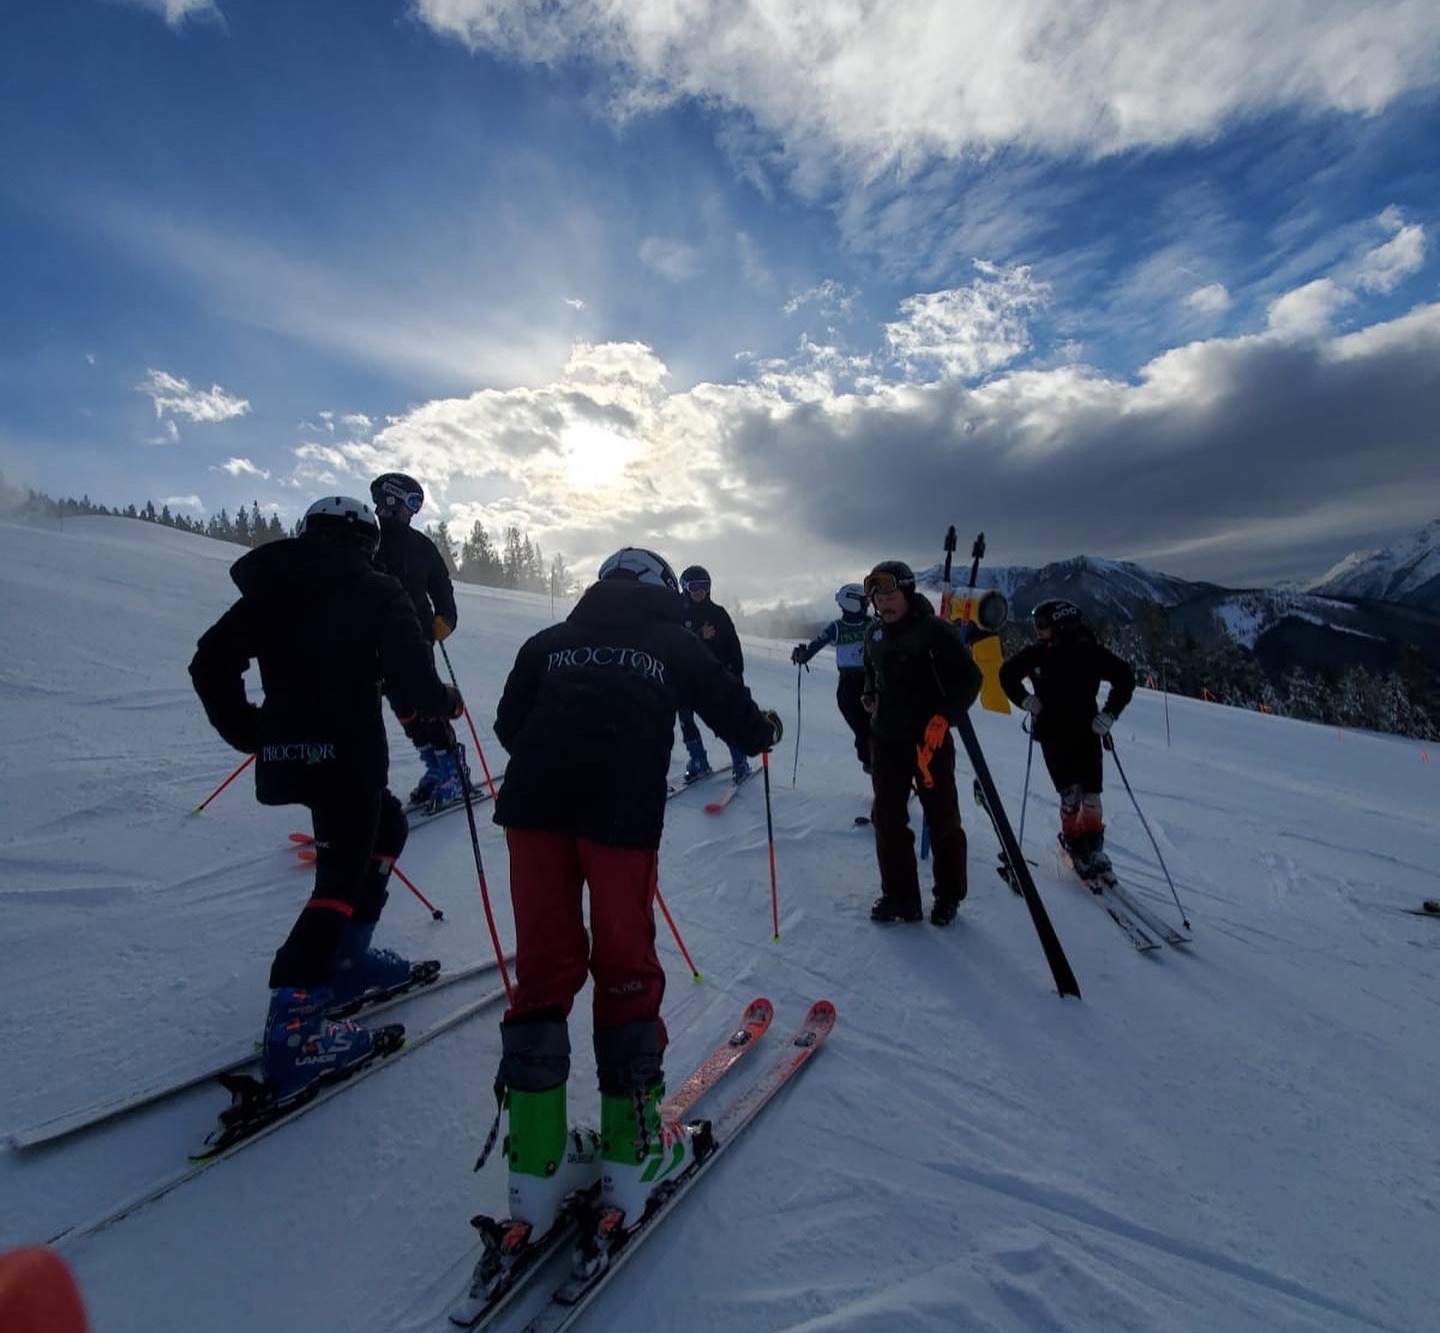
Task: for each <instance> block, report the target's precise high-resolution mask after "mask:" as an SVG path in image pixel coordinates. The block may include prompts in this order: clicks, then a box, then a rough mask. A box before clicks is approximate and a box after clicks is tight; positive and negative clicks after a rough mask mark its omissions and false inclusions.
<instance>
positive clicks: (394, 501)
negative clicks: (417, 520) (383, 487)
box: [378, 490, 425, 514]
mask: <svg viewBox="0 0 1440 1333" xmlns="http://www.w3.org/2000/svg"><path fill="white" fill-rule="evenodd" d="M424 504H425V497H424V495H422V494H421V493H420V492H419V491H405V492H403V493H401V492H399V491H391V490H387V491H386V492H385V494H384V498H383V499H381V500H380V502H379V505H378V507H379V508H381V509H402V508H403V509H408V510H409V511H410V512H411V513H412V514H418V513H419V512H420V510H421V509H422V508H423V506H424Z"/></svg>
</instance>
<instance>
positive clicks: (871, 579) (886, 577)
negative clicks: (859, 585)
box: [863, 573, 901, 597]
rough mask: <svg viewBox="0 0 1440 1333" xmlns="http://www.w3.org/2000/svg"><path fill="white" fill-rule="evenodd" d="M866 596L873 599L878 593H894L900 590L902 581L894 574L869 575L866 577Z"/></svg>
mask: <svg viewBox="0 0 1440 1333" xmlns="http://www.w3.org/2000/svg"><path fill="white" fill-rule="evenodd" d="M863 586H864V588H865V596H867V597H873V596H875V594H876V593H877V592H894V591H895V590H896V589H897V588H899V587H900V586H901V585H900V580H899V579H898V578H896V577H895V575H894V574H890V573H881V574H867V575H865V583H864V585H863Z"/></svg>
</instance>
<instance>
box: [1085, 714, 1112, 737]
mask: <svg viewBox="0 0 1440 1333" xmlns="http://www.w3.org/2000/svg"><path fill="white" fill-rule="evenodd" d="M1114 725H1115V719H1114V718H1113V717H1111V716H1110V714H1109V713H1096V714H1095V720H1094V721H1093V722H1092V723H1091V724H1090V730H1091V731H1093V732H1094V733H1095V734H1096V735H1097V736H1108V735H1109V734H1110V728H1111V727H1113V726H1114Z"/></svg>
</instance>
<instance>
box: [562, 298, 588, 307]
mask: <svg viewBox="0 0 1440 1333" xmlns="http://www.w3.org/2000/svg"><path fill="white" fill-rule="evenodd" d="M565 304H566V305H568V306H569V307H570V309H571V310H584V309H585V302H584V301H582V300H581V299H580V298H579V297H578V296H567V297H566V298H565Z"/></svg>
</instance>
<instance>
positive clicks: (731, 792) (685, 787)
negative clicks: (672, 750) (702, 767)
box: [665, 768, 757, 815]
mask: <svg viewBox="0 0 1440 1333" xmlns="http://www.w3.org/2000/svg"><path fill="white" fill-rule="evenodd" d="M729 771H730V770H728V769H724V768H712V769H711V770H710V771H709V772H708V773H702V774H701V775H700V776H699V777H698V778H696V779H695V780H694V781H692V782H681V783H679V784H678V785H677V784H675V783H671V784H670V786H668V787H667V788H666V789H665V799H666V800H667V801H669V800H673V799H674V798H675V797H676V796H679V795H680V794H681V793H682V792H687V791H689V790H690V789H691V788H692V787H698V786H699V785H700V784H701V783H702V782H708V781H709V780H710V779H711V778H715V777H719V776H721V775H722V774H724V773H728V772H729ZM756 772H757V770H756V769H753V768H752V769H751V770H750V771H749V772H748V773H746V774H745V776H744V777H742V778H741V779H740V780H739V781H738V782H736V781H734V779H733V778H732V780H731V782H730V785H729V786H728V787H726V788H725V790H724V791H723V792H721V793H720V795H719V796H717V797H716V798H715V799H714V800H713V801H706V802H705V813H706V814H707V815H718V814H719V813H720V812H721V811H722V810H724V809H725V807H726V806H728V805H729V804H730V802H731V801H733V800H734V799H735V793H736V792H738V791H739V790H740V788H741V787H743V786H744V785H745V784H746V783H747V782H749V781H750V779H751V778H753V777H754V776H755V774H756Z"/></svg>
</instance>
